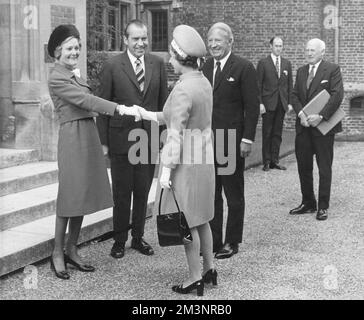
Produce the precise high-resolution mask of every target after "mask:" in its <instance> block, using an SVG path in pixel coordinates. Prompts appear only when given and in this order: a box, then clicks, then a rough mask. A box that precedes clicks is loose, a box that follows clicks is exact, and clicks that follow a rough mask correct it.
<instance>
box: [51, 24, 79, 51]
mask: <svg viewBox="0 0 364 320" xmlns="http://www.w3.org/2000/svg"><path fill="white" fill-rule="evenodd" d="M69 37H74V38H77V39H80V33H79V32H78V30H77V28H76V27H75V26H74V25H73V24H61V25H59V26H58V27H56V28H55V29H54V30H53V31H52V33H51V35H50V37H49V40H48V54H49V55H50V56H51V57H52V58H54V51H55V50H56V48H57V47H58V46H60V45H61V44H62V42H63V41H64V40H66V39H67V38H69Z"/></svg>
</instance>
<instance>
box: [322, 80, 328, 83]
mask: <svg viewBox="0 0 364 320" xmlns="http://www.w3.org/2000/svg"><path fill="white" fill-rule="evenodd" d="M326 82H329V81H328V80H322V81H321V83H326Z"/></svg>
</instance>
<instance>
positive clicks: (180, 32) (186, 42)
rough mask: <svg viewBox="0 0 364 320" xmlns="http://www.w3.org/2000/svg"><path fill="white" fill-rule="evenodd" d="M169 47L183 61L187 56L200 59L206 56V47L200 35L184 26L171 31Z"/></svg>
mask: <svg viewBox="0 0 364 320" xmlns="http://www.w3.org/2000/svg"><path fill="white" fill-rule="evenodd" d="M171 47H172V48H173V49H174V50H175V51H176V52H177V53H178V54H179V55H180V56H181V57H182V58H184V59H185V58H187V56H191V57H197V58H202V57H204V56H205V55H206V46H205V43H204V41H203V40H202V38H201V36H200V34H199V33H198V32H197V31H196V30H195V29H194V28H192V27H190V26H187V25H184V24H181V25H179V26H177V27H176V28H175V29H174V30H173V40H172V42H171Z"/></svg>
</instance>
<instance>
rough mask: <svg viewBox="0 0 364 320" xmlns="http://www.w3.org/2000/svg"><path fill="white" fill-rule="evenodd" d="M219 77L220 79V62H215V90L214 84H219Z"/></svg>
mask: <svg viewBox="0 0 364 320" xmlns="http://www.w3.org/2000/svg"><path fill="white" fill-rule="evenodd" d="M220 77H221V62H220V61H216V71H215V80H214V88H216V84H217V83H219V79H220Z"/></svg>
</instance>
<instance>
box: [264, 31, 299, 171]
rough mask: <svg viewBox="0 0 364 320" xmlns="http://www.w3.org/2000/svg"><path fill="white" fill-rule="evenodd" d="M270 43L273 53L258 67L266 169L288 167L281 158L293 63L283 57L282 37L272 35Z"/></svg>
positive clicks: (289, 100)
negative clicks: (280, 149)
mask: <svg viewBox="0 0 364 320" xmlns="http://www.w3.org/2000/svg"><path fill="white" fill-rule="evenodd" d="M269 43H270V48H271V51H272V53H271V54H270V55H269V56H267V57H266V58H264V59H262V60H260V61H259V62H258V66H257V72H258V87H259V102H260V113H261V114H262V119H263V126H262V138H263V141H262V155H263V170H264V171H269V169H279V170H286V167H284V166H282V165H280V164H279V160H278V159H279V148H280V146H281V142H282V129H283V119H284V115H285V113H286V112H287V111H291V110H292V105H291V94H292V88H293V82H292V66H291V63H290V62H289V61H288V60H287V59H284V58H283V57H281V52H282V50H283V41H282V39H281V38H279V37H273V38H272V39H271V40H270V42H269Z"/></svg>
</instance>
